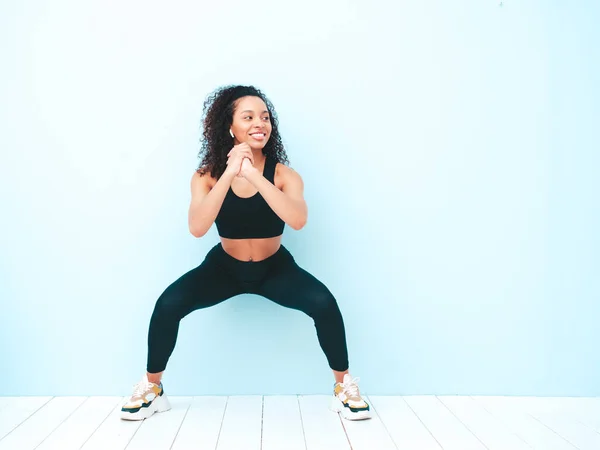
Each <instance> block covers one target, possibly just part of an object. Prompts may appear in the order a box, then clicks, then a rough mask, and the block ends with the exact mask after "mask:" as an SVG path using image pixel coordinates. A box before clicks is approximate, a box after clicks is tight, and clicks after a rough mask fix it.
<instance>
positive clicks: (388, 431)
mask: <svg viewBox="0 0 600 450" xmlns="http://www.w3.org/2000/svg"><path fill="white" fill-rule="evenodd" d="M367 399H368V400H369V404H370V405H371V407H372V408H373V412H374V413H375V414H377V417H378V418H379V422H380V423H381V425H383V429H384V430H385V432H386V433H387V434H388V436H389V437H390V440H391V441H392V444H394V447H396V450H400V447H398V444H396V441H395V440H394V438H393V437H392V435H391V433H390V430H388V427H387V426H386V424H385V422H384V421H383V418H382V417H381V416H380V415H379V413H378V412H377V408H376V407H375V403H373V400H371V397H369V396H367Z"/></svg>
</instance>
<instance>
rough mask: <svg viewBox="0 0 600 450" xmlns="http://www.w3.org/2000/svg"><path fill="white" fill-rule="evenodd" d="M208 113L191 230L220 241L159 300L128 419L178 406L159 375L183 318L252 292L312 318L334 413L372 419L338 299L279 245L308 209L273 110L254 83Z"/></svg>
mask: <svg viewBox="0 0 600 450" xmlns="http://www.w3.org/2000/svg"><path fill="white" fill-rule="evenodd" d="M204 112H205V118H204V134H203V136H204V140H203V145H202V150H201V152H200V156H201V157H202V162H201V163H200V167H199V168H198V169H197V170H196V171H195V172H194V174H193V176H192V180H191V191H192V199H191V203H190V208H189V214H188V225H189V229H190V232H191V233H192V234H193V235H194V236H196V237H202V236H204V235H205V234H206V232H207V231H208V229H209V228H210V227H211V226H212V224H213V223H215V224H216V226H217V230H218V232H219V237H220V241H221V242H220V243H218V244H217V245H215V246H214V247H213V248H212V249H211V250H210V251H209V252H208V254H207V255H206V257H205V259H204V261H203V262H202V263H201V264H200V265H199V266H198V267H196V268H195V269H192V270H191V271H189V272H187V273H186V274H184V275H182V276H181V277H180V278H179V279H178V280H176V281H175V282H173V283H172V284H171V285H170V286H169V287H167V288H166V290H165V291H164V292H163V293H162V295H161V296H160V297H159V298H158V301H157V302H156V305H155V307H154V312H153V314H152V318H151V319H150V328H149V332H148V360H147V367H146V370H147V372H146V374H145V375H144V377H143V378H142V380H141V381H140V382H139V383H138V384H137V385H136V386H135V389H134V393H133V395H132V397H131V398H130V399H129V400H128V401H127V403H126V404H125V405H124V406H123V408H122V410H121V417H122V418H123V419H129V420H140V419H144V418H146V417H149V416H151V415H152V414H153V413H154V412H160V411H166V410H168V409H170V405H169V401H168V400H167V397H166V396H165V394H164V390H163V385H162V383H161V378H162V373H163V371H164V370H165V368H166V366H167V362H168V360H169V358H170V356H171V354H172V352H173V350H174V348H175V343H176V340H177V334H178V330H179V323H180V321H181V319H183V318H184V317H185V316H187V315H188V314H190V313H191V312H192V311H195V310H197V309H202V308H208V307H210V306H214V305H216V304H218V303H220V302H222V301H224V300H226V299H228V298H231V297H234V296H236V295H239V294H243V293H252V294H257V295H261V296H263V297H265V298H267V299H269V300H271V301H273V302H275V303H278V304H279V305H282V306H285V307H287V308H292V309H296V310H299V311H302V312H304V313H305V314H307V315H308V316H310V317H311V318H312V319H313V320H314V324H315V328H316V331H317V338H318V340H319V344H320V346H321V349H322V350H323V352H324V353H325V356H326V358H327V361H328V363H329V367H330V368H331V369H332V370H333V375H334V378H335V381H336V383H335V385H334V392H333V397H332V400H331V402H332V403H331V406H330V408H331V409H332V410H333V411H336V412H339V413H341V414H342V416H343V417H345V418H347V419H350V420H357V419H366V418H369V417H370V407H369V405H368V404H367V403H366V402H365V401H364V400H363V399H362V398H361V396H360V391H359V388H358V384H357V382H358V379H357V378H354V379H353V378H352V377H351V376H350V375H349V373H348V350H347V347H346V334H345V328H344V321H343V319H342V315H341V313H340V309H339V307H338V304H337V301H336V299H335V298H334V296H333V295H332V294H331V292H330V291H329V289H328V288H327V287H326V286H325V285H324V284H323V283H321V282H320V281H319V280H318V279H316V278H315V277H314V276H313V275H311V274H310V273H308V272H307V271H305V270H304V269H302V268H301V267H299V266H298V265H297V264H296V262H295V261H294V258H293V256H292V255H291V254H290V252H289V251H288V250H287V249H286V248H285V247H284V246H283V245H281V236H282V234H283V230H284V228H285V225H286V224H287V225H289V226H290V227H292V228H293V229H295V230H299V229H301V228H302V227H303V226H304V224H305V223H306V219H307V206H306V202H305V201H304V195H303V190H304V186H303V182H302V178H301V177H300V175H299V174H298V173H296V172H295V171H294V170H292V169H291V168H289V167H288V166H287V165H286V164H285V163H287V155H286V152H285V149H284V147H283V144H282V141H281V137H280V135H279V131H278V127H277V116H276V114H275V110H274V108H273V105H272V104H271V103H270V102H269V100H268V99H267V98H266V96H265V95H264V94H263V93H262V92H260V91H259V90H258V89H256V88H254V87H252V86H228V87H224V88H220V89H218V90H217V91H216V92H214V93H213V94H212V95H210V96H209V97H208V99H207V101H206V102H205V104H204Z"/></svg>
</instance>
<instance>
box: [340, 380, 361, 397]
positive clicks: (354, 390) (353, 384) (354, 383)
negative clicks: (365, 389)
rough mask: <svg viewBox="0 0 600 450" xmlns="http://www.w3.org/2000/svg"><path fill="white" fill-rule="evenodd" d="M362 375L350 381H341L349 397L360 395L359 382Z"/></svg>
mask: <svg viewBox="0 0 600 450" xmlns="http://www.w3.org/2000/svg"><path fill="white" fill-rule="evenodd" d="M359 381H360V377H356V378H352V379H351V380H350V381H349V382H348V383H341V385H342V389H343V390H344V392H345V393H346V394H347V395H348V397H359V396H360V394H359V391H358V382H359Z"/></svg>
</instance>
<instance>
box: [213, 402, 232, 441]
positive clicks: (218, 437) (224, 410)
mask: <svg viewBox="0 0 600 450" xmlns="http://www.w3.org/2000/svg"><path fill="white" fill-rule="evenodd" d="M228 404H229V396H227V399H226V400H225V408H223V416H222V417H221V426H219V433H218V434H217V443H216V444H215V450H217V448H218V447H219V439H221V431H222V430H223V422H224V421H225V413H226V412H227V405H228Z"/></svg>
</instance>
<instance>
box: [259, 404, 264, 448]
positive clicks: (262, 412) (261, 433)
mask: <svg viewBox="0 0 600 450" xmlns="http://www.w3.org/2000/svg"><path fill="white" fill-rule="evenodd" d="M264 426H265V396H264V395H263V396H262V411H261V412H260V448H261V450H262V448H263V434H264Z"/></svg>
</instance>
